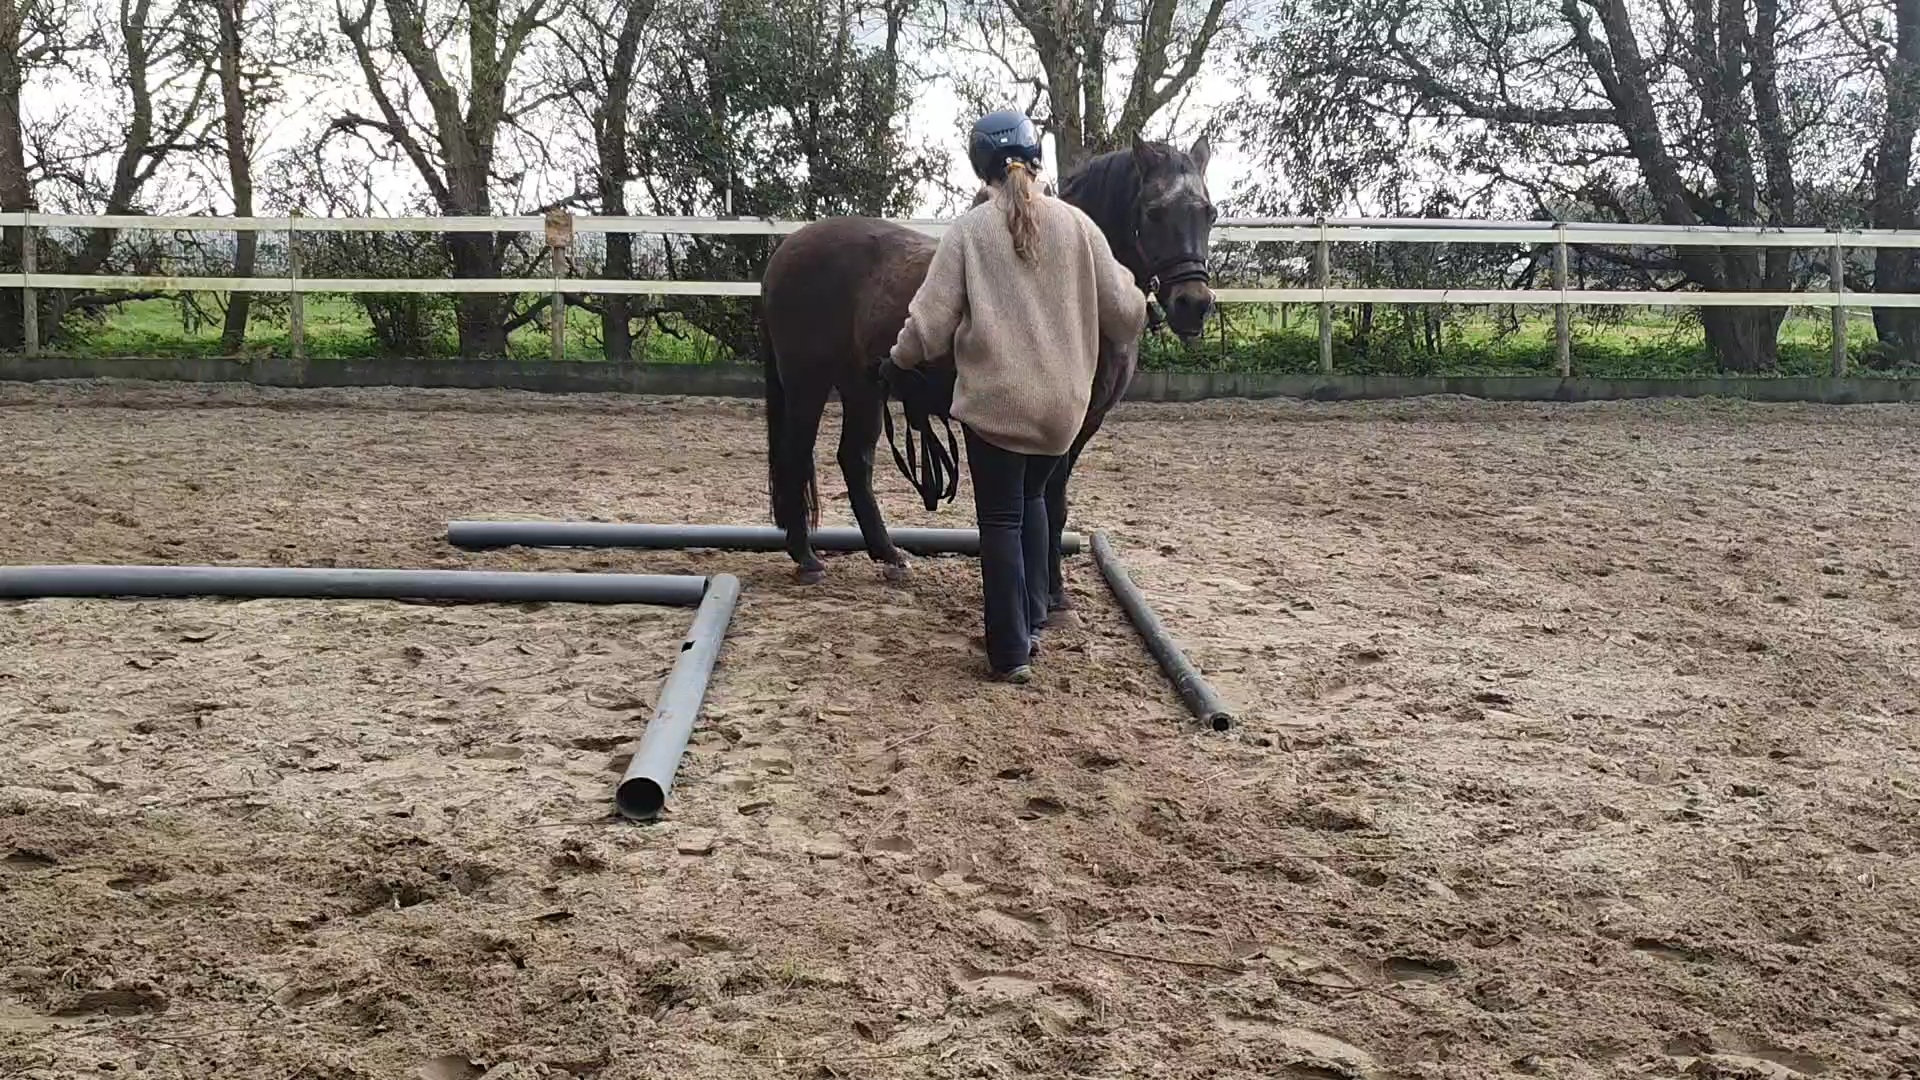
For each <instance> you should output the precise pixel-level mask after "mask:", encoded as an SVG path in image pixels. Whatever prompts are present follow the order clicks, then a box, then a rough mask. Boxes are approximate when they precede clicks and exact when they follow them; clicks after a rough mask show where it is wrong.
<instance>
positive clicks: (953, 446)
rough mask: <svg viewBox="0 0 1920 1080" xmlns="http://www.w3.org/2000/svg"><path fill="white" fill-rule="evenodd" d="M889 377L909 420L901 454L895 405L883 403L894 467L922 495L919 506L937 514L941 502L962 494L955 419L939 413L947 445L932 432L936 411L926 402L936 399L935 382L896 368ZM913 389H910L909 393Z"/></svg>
mask: <svg viewBox="0 0 1920 1080" xmlns="http://www.w3.org/2000/svg"><path fill="white" fill-rule="evenodd" d="M890 374H892V375H893V378H894V379H895V380H896V381H895V384H894V392H895V393H896V394H897V395H898V396H899V398H900V411H901V412H902V413H903V414H904V415H905V416H906V420H907V424H906V441H907V448H906V452H905V453H901V451H900V440H899V437H898V433H897V432H896V431H895V429H894V426H893V403H892V402H891V401H888V400H886V399H884V398H883V399H882V400H881V402H880V416H881V420H882V422H883V424H884V425H885V427H886V431H887V449H888V450H889V451H892V453H893V463H894V465H895V466H896V467H898V468H899V470H900V475H901V476H904V477H906V478H907V483H909V484H912V485H913V489H914V490H915V491H918V492H919V493H920V502H921V503H922V504H923V505H924V506H926V508H927V509H928V510H937V509H939V507H940V503H941V502H942V501H946V502H952V501H953V497H954V495H955V494H956V493H957V492H958V491H959V490H960V464H959V462H960V447H959V443H958V441H957V440H955V439H954V437H953V417H951V416H948V415H947V414H946V413H945V412H942V413H940V422H941V424H942V425H943V426H944V427H945V428H946V429H947V442H946V445H944V446H942V445H941V444H940V439H939V437H938V436H937V435H935V433H934V430H933V414H934V410H933V409H932V408H930V407H929V401H928V400H927V399H929V398H931V397H932V396H933V391H934V387H933V383H932V380H930V379H928V378H927V377H926V374H925V373H924V372H921V371H918V370H915V371H911V372H905V371H901V370H900V369H898V368H895V369H894V371H893V372H891V373H890ZM909 388H911V389H909ZM915 431H918V432H919V433H920V445H919V447H918V449H917V451H916V448H915V446H914V439H913V433H914V432H915Z"/></svg>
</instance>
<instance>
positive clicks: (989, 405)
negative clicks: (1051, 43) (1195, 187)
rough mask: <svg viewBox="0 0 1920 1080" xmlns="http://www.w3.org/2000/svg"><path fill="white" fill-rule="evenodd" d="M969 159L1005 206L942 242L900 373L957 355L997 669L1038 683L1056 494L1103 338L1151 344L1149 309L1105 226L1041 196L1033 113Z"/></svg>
mask: <svg viewBox="0 0 1920 1080" xmlns="http://www.w3.org/2000/svg"><path fill="white" fill-rule="evenodd" d="M968 156H969V157H970V158H971V159H972V163H973V171H974V173H975V174H976V175H978V176H979V177H980V179H981V180H983V181H985V182H986V184H987V187H988V189H989V191H990V192H991V193H992V197H991V198H990V199H989V200H988V201H987V202H985V203H982V204H981V205H979V206H976V207H974V208H973V209H972V210H970V211H969V212H968V213H967V214H966V215H965V216H964V217H962V218H960V220H959V221H957V222H955V223H954V225H953V227H952V228H950V229H948V230H947V232H946V235H945V236H943V237H942V238H941V240H940V248H939V250H938V252H936V253H935V255H934V257H933V265H932V266H931V267H930V268H929V269H928V271H927V280H926V282H925V283H924V284H922V285H921V286H920V291H919V292H918V293H917V294H916V295H915V296H914V298H913V302H912V304H911V305H909V306H908V309H907V313H908V314H907V323H906V325H905V326H904V327H902V328H901V331H900V337H899V340H898V341H897V342H895V343H894V346H893V352H892V361H893V363H894V364H896V365H898V366H899V367H902V368H907V369H912V368H914V367H916V366H918V365H920V364H923V363H925V362H927V361H929V360H939V359H943V358H945V357H948V356H951V357H952V358H953V366H954V372H955V385H954V392H953V416H954V418H955V419H957V420H959V421H960V422H961V424H962V426H963V427H964V428H965V430H966V438H967V465H968V468H969V471H970V472H971V473H972V475H973V504H974V511H975V514H976V515H977V516H978V518H979V522H980V576H981V579H982V585H983V591H984V593H985V596H984V600H985V604H984V606H985V609H986V624H987V661H988V664H989V666H990V667H991V668H992V671H993V675H994V677H995V678H999V679H1004V680H1006V681H1008V682H1013V683H1025V682H1027V681H1028V680H1029V679H1030V678H1032V675H1033V672H1032V669H1031V667H1030V666H1029V665H1030V663H1031V660H1032V657H1033V633H1034V631H1035V630H1038V629H1039V628H1040V627H1041V626H1043V625H1044V624H1045V622H1046V617H1047V543H1048V537H1049V530H1048V527H1047V508H1046V490H1047V481H1048V479H1049V478H1051V477H1052V476H1053V473H1054V470H1055V469H1057V468H1059V467H1060V463H1061V460H1062V458H1063V456H1064V455H1065V454H1066V452H1067V450H1068V448H1070V447H1071V446H1072V445H1073V440H1074V437H1075V436H1076V435H1078V434H1079V433H1080V425H1081V423H1082V422H1084V421H1085V419H1086V416H1087V403H1088V401H1089V400H1090V399H1091V398H1092V396H1093V374H1094V367H1095V365H1096V364H1097V363H1098V361H1099V355H1100V341H1101V339H1102V338H1106V339H1108V340H1111V341H1131V340H1133V339H1134V338H1137V337H1139V336H1140V331H1141V329H1142V328H1143V327H1144V326H1145V325H1146V319H1147V305H1146V298H1145V297H1144V296H1142V295H1141V293H1140V290H1139V289H1138V288H1137V287H1135V285H1134V283H1133V275H1132V274H1130V273H1128V272H1127V271H1126V270H1125V269H1124V268H1123V267H1121V265H1120V263H1119V261H1118V260H1116V259H1115V258H1114V257H1113V251H1112V250H1111V249H1110V248H1109V247H1108V246H1107V240H1106V237H1104V236H1102V235H1101V233H1100V229H1099V227H1098V226H1096V225H1094V223H1093V221H1092V219H1090V218H1088V217H1087V216H1086V215H1085V214H1083V213H1081V212H1080V211H1079V210H1078V209H1076V208H1075V207H1073V206H1070V205H1068V204H1067V203H1064V202H1061V201H1060V200H1058V199H1055V198H1053V197H1051V196H1049V195H1045V194H1043V193H1042V192H1041V191H1040V190H1039V183H1038V178H1037V173H1038V172H1039V169H1040V135H1039V133H1038V132H1037V131H1035V130H1034V126H1033V122H1032V121H1030V120H1028V119H1027V118H1026V116H1025V115H1023V114H1021V113H1019V112H1014V111H1011V110H1008V111H1002V112H996V113H990V114H988V115H987V116H984V117H982V118H980V120H978V121H976V122H975V123H974V125H973V137H972V145H971V146H970V147H969V153H968Z"/></svg>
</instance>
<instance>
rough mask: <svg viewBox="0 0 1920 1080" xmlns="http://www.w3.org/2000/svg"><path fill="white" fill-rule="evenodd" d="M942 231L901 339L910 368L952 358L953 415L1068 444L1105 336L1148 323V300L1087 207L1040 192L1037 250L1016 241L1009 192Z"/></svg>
mask: <svg viewBox="0 0 1920 1080" xmlns="http://www.w3.org/2000/svg"><path fill="white" fill-rule="evenodd" d="M1003 198H1006V196H1004V195H1001V196H998V197H996V198H995V199H994V200H992V201H990V202H987V203H983V204H982V205H980V206H977V207H974V208H973V209H972V210H970V211H968V212H967V214H966V215H965V216H964V217H962V218H960V220H959V221H957V222H955V223H954V225H953V227H952V228H950V229H948V230H947V233H946V235H945V236H943V237H942V238H941V240H940V248H939V250H938V251H937V252H936V253H935V254H934V257H933V265H932V266H931V267H930V268H928V270H927V280H926V281H925V282H924V283H923V284H922V285H921V286H920V291H919V292H918V293H916V294H915V295H914V298H913V302H912V303H911V304H910V305H909V306H908V308H907V323H906V325H905V326H904V327H902V328H901V330H900V337H899V340H898V341H896V342H895V343H894V346H893V362H894V363H896V364H898V365H900V366H901V367H904V368H912V367H916V366H918V365H920V364H922V363H926V362H928V361H938V360H942V359H944V358H946V357H948V356H951V357H952V358H953V365H954V369H955V374H956V380H955V386H954V392H953V415H954V417H955V419H958V420H960V421H961V422H963V423H965V424H966V425H967V426H968V427H971V428H973V429H974V430H975V431H977V432H979V433H980V435H981V436H982V437H983V438H985V439H986V440H987V441H988V442H990V443H992V444H993V445H995V446H998V447H1000V448H1001V449H1003V450H1011V451H1013V452H1015V453H1022V454H1064V453H1066V452H1067V450H1068V449H1069V448H1070V447H1071V446H1072V445H1073V439H1074V436H1075V435H1078V434H1079V433H1080V425H1081V423H1082V422H1083V421H1084V420H1085V419H1086V416H1087V403H1088V401H1089V399H1090V398H1091V397H1092V396H1093V373H1094V367H1095V365H1096V364H1097V363H1098V361H1099V357H1100V340H1101V338H1103V337H1104V338H1106V339H1107V340H1109V341H1113V342H1116V343H1125V342H1130V341H1132V340H1134V339H1135V338H1137V337H1139V336H1140V332H1141V330H1142V329H1144V328H1145V326H1146V321H1147V301H1146V297H1144V296H1142V295H1141V293H1140V290H1139V288H1138V287H1137V286H1135V285H1134V283H1133V275H1132V274H1130V273H1128V272H1127V270H1126V269H1125V268H1124V267H1122V266H1121V265H1120V263H1119V261H1118V260H1117V259H1115V258H1114V257H1113V251H1112V249H1111V248H1109V247H1108V246H1107V239H1106V237H1105V236H1103V235H1101V233H1100V228H1099V226H1097V225H1095V224H1094V223H1093V220H1092V219H1091V218H1089V217H1087V215H1086V214H1084V213H1082V212H1081V211H1080V210H1079V209H1078V208H1076V207H1074V206H1072V205H1070V204H1068V203H1064V202H1061V201H1060V200H1058V199H1055V198H1050V197H1047V196H1043V195H1035V197H1034V200H1033V202H1034V217H1035V219H1036V220H1037V221H1038V223H1039V242H1038V243H1037V244H1036V245H1035V258H1034V261H1033V262H1031V263H1029V262H1024V261H1022V260H1021V259H1020V257H1019V256H1017V255H1015V254H1014V251H1013V236H1012V234H1011V233H1010V232H1008V230H1007V220H1006V210H1005V209H1004V208H1003V207H1002V205H1001V202H1000V200H1001V199H1003Z"/></svg>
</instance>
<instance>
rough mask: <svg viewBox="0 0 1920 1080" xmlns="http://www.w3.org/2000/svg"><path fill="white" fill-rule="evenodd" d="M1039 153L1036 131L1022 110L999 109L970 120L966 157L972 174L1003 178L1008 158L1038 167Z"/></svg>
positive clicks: (1038, 133)
mask: <svg viewBox="0 0 1920 1080" xmlns="http://www.w3.org/2000/svg"><path fill="white" fill-rule="evenodd" d="M1040 156H1041V155H1040V132H1039V130H1038V129H1036V128H1035V127H1034V126H1033V121H1031V120H1029V119H1027V114H1026V113H1023V112H1020V111H1019V110H1017V109H1001V110H1000V111H998V112H990V113H988V114H987V115H985V116H983V117H981V118H980V119H978V120H975V121H974V122H973V136H972V138H971V139H969V140H968V146H967V158H968V159H969V160H970V161H972V162H973V174H974V175H975V176H978V177H979V178H980V179H982V180H985V181H988V182H993V181H997V180H1005V179H1006V178H1007V162H1009V161H1024V162H1026V163H1027V166H1028V167H1029V168H1033V169H1038V168H1039V167H1040Z"/></svg>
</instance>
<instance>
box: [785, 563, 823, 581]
mask: <svg viewBox="0 0 1920 1080" xmlns="http://www.w3.org/2000/svg"><path fill="white" fill-rule="evenodd" d="M793 573H794V576H795V577H796V578H799V579H800V584H802V585H818V584H820V583H821V582H823V581H825V580H827V568H826V567H824V566H803V567H801V568H800V569H798V570H795V571H794V572H793Z"/></svg>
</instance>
